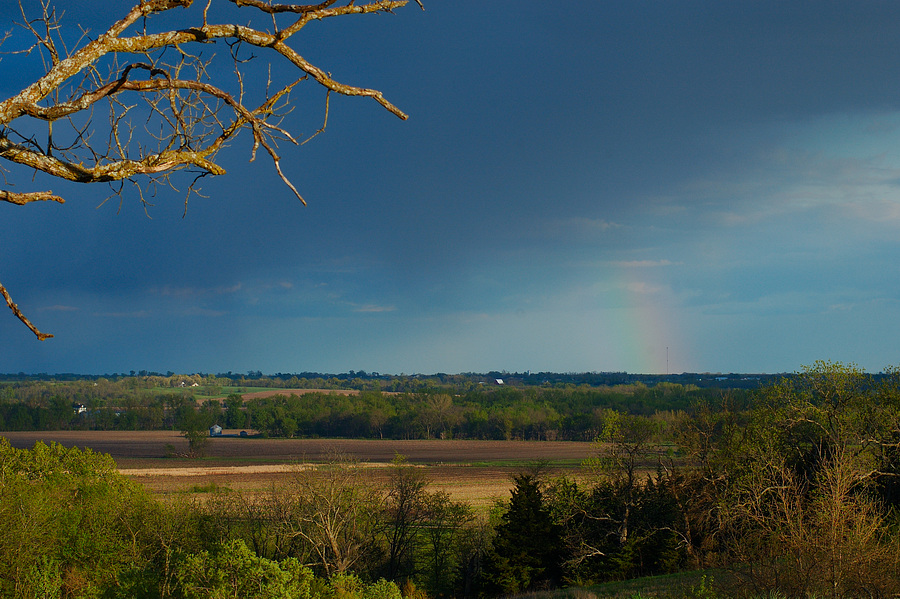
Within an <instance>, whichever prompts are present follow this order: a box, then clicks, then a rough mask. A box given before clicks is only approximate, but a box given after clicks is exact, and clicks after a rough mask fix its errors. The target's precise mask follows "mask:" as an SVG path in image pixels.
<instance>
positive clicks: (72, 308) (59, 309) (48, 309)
mask: <svg viewBox="0 0 900 599" xmlns="http://www.w3.org/2000/svg"><path fill="white" fill-rule="evenodd" d="M78 310H80V308H77V307H76V306H63V305H61V304H57V305H55V306H45V307H43V308H39V309H38V311H39V312H77V311H78Z"/></svg>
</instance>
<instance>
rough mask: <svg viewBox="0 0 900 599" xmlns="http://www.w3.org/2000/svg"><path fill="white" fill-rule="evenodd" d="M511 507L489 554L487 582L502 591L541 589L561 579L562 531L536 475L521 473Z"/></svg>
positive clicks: (504, 592)
mask: <svg viewBox="0 0 900 599" xmlns="http://www.w3.org/2000/svg"><path fill="white" fill-rule="evenodd" d="M514 481H515V487H514V488H513V490H512V494H511V497H510V500H509V509H508V510H507V511H506V513H505V514H503V521H502V523H501V524H500V525H499V526H498V527H497V530H496V533H497V534H496V537H495V538H494V543H493V547H492V548H491V551H490V553H489V555H488V557H487V566H486V568H485V570H486V572H485V576H486V578H487V584H488V586H489V587H490V588H492V590H495V591H496V592H498V593H499V594H503V595H511V594H518V593H522V592H525V591H532V590H538V589H541V588H547V587H549V586H552V585H554V584H555V583H557V582H558V581H559V577H560V562H561V551H560V548H561V531H560V528H559V526H558V525H557V524H556V523H554V521H553V518H552V516H551V514H550V509H549V508H548V506H547V505H545V502H544V497H543V493H542V491H541V483H540V480H539V479H538V478H537V476H536V475H534V474H530V473H523V474H519V475H517V476H516V477H515V478H514Z"/></svg>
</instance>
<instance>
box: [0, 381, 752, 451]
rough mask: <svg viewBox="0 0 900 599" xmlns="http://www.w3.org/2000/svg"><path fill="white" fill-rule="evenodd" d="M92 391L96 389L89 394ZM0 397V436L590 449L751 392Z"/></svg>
mask: <svg viewBox="0 0 900 599" xmlns="http://www.w3.org/2000/svg"><path fill="white" fill-rule="evenodd" d="M94 385H97V386H96V387H95V386H94ZM4 392H5V393H6V395H5V396H3V397H0V430H61V429H85V430H162V429H168V430H172V429H175V430H186V429H187V428H190V427H193V428H195V429H199V428H204V427H209V426H212V425H213V424H219V425H220V426H223V427H225V428H237V429H247V430H251V429H252V430H255V431H258V432H259V433H260V434H262V435H265V436H270V437H353V438H390V439H440V438H443V439H449V438H457V439H523V440H580V441H591V440H593V439H594V438H595V437H596V436H597V435H598V434H599V432H600V429H601V426H602V418H603V414H604V413H605V411H606V410H610V409H611V410H616V411H621V412H625V413H629V414H635V415H644V416H650V415H654V414H656V415H657V417H659V418H669V419H671V418H674V417H675V414H676V413H678V412H680V411H685V410H688V409H690V408H691V406H692V405H696V404H701V403H710V402H716V401H719V400H720V398H721V397H722V396H723V393H727V394H728V396H729V397H730V398H731V399H732V401H734V402H737V403H740V404H741V405H743V404H746V403H747V402H748V401H749V398H750V397H751V392H749V391H745V390H730V391H727V392H723V391H721V390H718V389H702V388H698V387H694V386H690V385H679V384H674V383H658V384H657V385H655V386H652V387H648V386H646V385H643V384H640V383H637V384H631V385H618V386H613V387H589V386H581V387H563V388H556V387H510V386H493V387H488V386H475V387H474V388H471V389H469V390H468V391H465V392H462V393H457V394H451V393H449V392H448V390H447V389H446V388H434V387H432V388H428V389H424V390H422V391H419V392H416V393H386V392H385V393H382V392H379V391H362V392H359V393H356V394H353V395H341V394H332V393H322V392H316V393H305V394H303V395H299V396H298V395H289V396H280V395H276V396H273V397H268V398H256V399H250V400H246V401H245V400H243V399H242V398H241V396H240V395H239V394H237V393H232V394H230V395H228V396H227V398H225V399H224V400H220V399H204V398H203V397H202V396H201V397H198V396H197V395H195V393H194V391H193V390H192V389H184V390H181V389H179V390H177V391H173V392H159V391H152V390H141V389H130V390H128V389H126V390H124V392H122V390H119V392H118V393H117V392H115V391H114V387H113V386H112V385H111V384H110V385H108V386H101V385H99V384H97V383H88V384H87V385H85V384H79V383H68V384H65V385H59V386H55V387H46V386H44V387H42V386H39V385H33V386H28V387H25V388H24V389H18V390H17V391H15V393H14V392H13V391H11V390H10V388H6V389H5V390H4Z"/></svg>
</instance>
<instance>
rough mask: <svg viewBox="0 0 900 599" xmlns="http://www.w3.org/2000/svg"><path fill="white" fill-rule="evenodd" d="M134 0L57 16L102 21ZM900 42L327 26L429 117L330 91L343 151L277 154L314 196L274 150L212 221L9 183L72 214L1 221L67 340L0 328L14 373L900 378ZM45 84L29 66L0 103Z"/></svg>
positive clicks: (497, 8)
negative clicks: (842, 365) (821, 371)
mask: <svg viewBox="0 0 900 599" xmlns="http://www.w3.org/2000/svg"><path fill="white" fill-rule="evenodd" d="M217 1H218V0H214V3H213V5H214V6H216V2H217ZM32 4H37V3H36V2H34V3H31V2H26V7H27V8H30V9H31V10H34V8H35V6H32ZM117 4H119V3H103V6H104V10H103V11H99V12H98V11H97V10H96V6H97V4H93V5H92V3H81V2H78V3H75V2H67V3H61V4H60V5H59V6H60V8H65V11H66V14H65V18H64V21H63V22H64V23H65V24H68V25H71V26H74V25H75V24H81V25H84V26H85V27H88V28H90V29H91V31H94V32H99V31H101V30H103V29H105V28H106V26H108V24H109V23H111V22H112V21H113V20H114V19H115V18H118V16H119V15H120V14H124V11H125V10H126V9H127V6H128V4H127V3H121V9H120V12H119V13H115V14H113V13H114V10H113V8H109V11H108V12H107V10H106V8H107V7H115V6H116V5H117ZM0 8H2V21H3V27H2V29H3V30H12V31H13V34H14V35H13V37H12V38H10V39H9V40H7V42H6V43H5V44H4V46H3V47H2V48H0V49H2V50H16V49H19V48H22V47H25V46H27V45H28V44H29V43H30V41H29V40H27V39H26V38H24V37H19V36H21V35H22V34H23V32H22V31H21V30H17V29H15V28H14V26H13V24H12V21H13V20H14V19H15V18H16V16H17V11H18V8H17V5H16V2H12V1H10V0H0ZM201 8H202V7H201ZM220 10H222V9H220ZM192 11H193V12H190V13H188V12H185V11H182V12H180V13H175V12H174V11H173V14H172V15H169V16H170V17H177V18H179V19H182V21H181V24H180V25H179V26H185V25H187V24H188V16H189V15H191V14H195V13H196V12H197V11H196V10H193V9H192ZM212 12H215V10H213V11H211V14H212ZM227 12H232V10H231V9H228V10H227V11H225V10H223V11H222V12H218V13H216V16H217V17H220V18H221V19H224V17H225V16H226V13H227ZM241 19H244V20H246V19H245V18H244V17H241ZM176 20H177V19H176ZM210 20H211V21H215V20H217V19H212V18H211V19H210ZM191 23H193V22H191ZM898 31H900V5H897V4H896V3H892V2H865V1H862V2H860V1H854V2H849V1H848V2H836V1H835V2H792V1H788V2H785V1H779V2H774V1H773V2H749V1H748V2H713V1H704V2H699V1H698V2H668V1H635V2H578V3H570V4H568V5H552V6H550V7H549V8H548V4H547V3H540V2H512V1H502V0H500V1H494V2H483V3H474V2H473V3H462V4H460V3H449V2H426V11H425V12H422V11H420V10H419V9H418V8H417V7H416V6H415V5H412V6H407V7H405V8H403V9H400V10H398V11H397V12H396V14H394V15H369V16H351V17H342V18H338V19H332V20H330V21H328V22H322V23H312V24H310V25H309V26H308V28H307V29H306V30H304V32H303V33H302V34H301V35H299V36H298V37H297V38H296V39H295V40H294V42H293V46H294V47H295V48H296V49H297V50H298V52H300V53H301V54H302V55H303V56H305V57H306V58H307V59H309V60H310V61H311V62H313V63H314V64H317V65H318V66H320V67H321V68H323V69H324V70H326V71H329V72H331V73H332V74H333V76H334V77H335V78H336V79H338V80H340V81H343V82H346V83H350V84H354V85H361V86H367V87H374V88H377V89H379V90H381V91H383V92H384V93H385V95H386V97H387V98H388V99H389V100H390V101H392V102H393V103H395V104H396V105H398V106H399V107H400V108H401V109H403V110H405V111H406V112H408V113H409V114H410V118H409V120H408V121H405V122H404V121H400V120H399V119H397V118H396V117H394V116H393V115H391V114H389V113H387V112H386V111H384V110H383V109H382V108H381V107H380V106H378V105H377V104H376V103H375V102H373V101H371V100H369V99H365V98H338V97H335V98H332V102H331V112H330V116H329V121H328V128H327V130H326V131H325V133H323V134H322V135H320V136H318V137H316V138H315V139H314V140H313V141H311V142H310V143H308V144H306V145H304V146H302V147H301V148H294V147H292V146H290V145H289V144H283V145H282V146H281V147H280V149H281V152H282V155H283V157H284V160H283V166H284V168H285V171H286V172H287V174H288V175H289V176H290V177H291V178H292V180H293V181H294V183H295V184H296V185H297V186H298V188H299V190H300V192H301V193H302V194H303V195H304V197H305V198H306V199H307V201H308V202H309V206H307V207H303V206H302V205H301V204H300V203H299V202H298V201H297V199H296V198H295V197H294V196H293V195H292V193H291V192H290V191H289V190H288V189H287V188H286V187H285V186H284V185H283V184H281V182H280V181H278V180H277V177H276V175H275V174H274V169H273V167H272V164H271V162H270V161H267V160H266V159H265V158H264V157H263V156H260V157H259V158H258V159H257V161H256V162H254V163H248V158H249V150H250V140H249V137H247V136H246V135H245V136H243V137H240V138H238V140H237V141H236V142H235V143H233V144H232V146H231V147H230V148H228V149H227V150H226V151H225V152H223V153H222V154H221V155H220V161H221V163H222V164H223V165H224V166H225V167H226V168H227V169H228V171H229V172H228V174H227V175H225V176H221V177H217V178H214V179H207V180H205V181H204V182H203V193H204V194H205V195H207V196H208V197H206V198H202V197H194V198H193V199H192V200H191V202H190V203H189V205H188V209H187V213H186V215H185V216H184V218H182V213H183V211H184V205H183V202H184V194H183V192H182V191H179V192H175V191H173V190H171V189H168V190H167V189H160V190H159V192H158V193H157V195H156V197H155V198H154V199H153V203H154V206H152V207H149V208H148V210H147V212H148V213H149V216H150V217H151V218H148V216H147V214H145V212H144V208H143V207H142V206H141V205H140V203H139V202H138V201H137V198H136V195H135V194H133V193H132V194H126V195H125V197H124V200H123V201H122V202H121V205H120V203H119V201H118V199H114V200H111V201H110V202H107V203H106V204H104V205H102V206H100V207H99V208H98V205H100V203H101V202H102V201H103V199H104V198H106V197H107V196H108V195H109V191H108V189H107V188H105V187H104V186H102V185H95V186H78V185H74V184H63V183H60V182H52V181H49V182H48V181H47V180H46V179H43V178H41V177H38V178H37V179H36V180H35V182H34V183H32V182H31V174H30V173H28V172H24V171H18V170H16V169H11V172H10V175H9V177H10V181H12V182H14V183H16V190H22V191H25V190H30V189H45V188H51V189H53V190H54V191H55V192H57V193H60V194H62V195H64V196H65V197H66V199H67V203H66V204H65V205H64V206H60V205H57V204H52V205H40V206H39V205H29V206H26V207H17V206H12V205H0V211H2V213H3V215H2V220H0V223H2V224H0V227H2V228H0V234H2V238H3V239H4V240H5V241H4V243H3V244H2V246H0V281H2V282H3V284H4V285H5V286H6V287H7V288H8V289H9V291H10V292H11V293H12V294H13V295H14V297H15V299H16V301H17V302H18V303H19V305H20V307H21V308H23V309H24V310H25V311H26V313H28V314H29V316H30V317H31V318H32V320H33V321H34V322H35V323H36V324H37V325H38V326H39V327H40V328H41V329H44V330H47V331H49V332H52V333H54V334H55V335H56V337H55V338H54V339H51V340H48V341H45V342H37V341H36V340H35V339H34V338H33V337H32V336H31V334H30V333H29V332H28V331H27V330H26V329H25V328H24V327H23V326H22V325H21V324H20V323H18V321H16V320H14V319H13V318H12V316H11V315H8V316H7V317H5V318H0V339H2V340H3V345H4V348H5V349H4V351H3V352H0V372H17V371H26V372H28V371H46V372H62V371H75V372H101V373H102V372H113V371H128V370H132V369H136V370H140V369H147V370H158V371H166V370H174V371H204V372H205V371H212V372H224V371H228V370H232V371H236V372H242V371H247V370H250V369H253V370H256V369H259V370H262V371H264V372H276V371H309V370H317V371H328V372H342V371H347V370H350V369H353V370H359V369H362V370H367V371H373V370H374V371H380V372H391V373H401V372H405V373H411V372H426V373H430V372H438V371H443V372H460V371H487V370H493V369H497V370H500V369H506V370H520V371H521V370H533V371H537V370H555V371H609V370H628V371H632V372H664V371H665V370H666V368H667V363H666V357H667V353H668V369H669V370H670V371H673V372H680V371H743V372H749V371H767V372H780V371H791V370H796V369H799V368H800V367H801V365H804V364H810V363H812V362H813V361H814V360H817V359H833V360H841V361H847V362H855V363H857V364H859V365H860V366H862V367H864V368H867V369H869V370H880V369H882V368H883V367H885V366H888V365H891V364H897V363H898V362H900V355H898V345H900V342H898V338H900V335H898V333H900V331H898V329H900V285H898V283H900V280H898V276H897V268H896V264H897V261H898V257H900V241H898V239H900V236H898V233H900V231H898V229H900V189H898V182H900V129H898V126H900V36H898V35H897V32H898ZM203 50H204V51H206V52H210V51H215V52H220V53H224V52H226V51H227V49H226V48H224V47H222V46H220V45H219V46H210V47H204V48H203ZM263 57H264V55H262V54H261V55H260V58H263ZM259 63H260V64H262V62H261V61H259ZM274 64H275V65H276V68H280V69H282V70H283V73H287V74H291V71H290V69H289V68H288V67H287V66H286V65H285V64H284V63H283V62H280V61H278V60H275V61H274ZM251 70H252V69H251ZM39 74H40V64H39V62H36V61H35V60H31V59H28V58H24V57H22V56H21V55H15V54H10V55H4V56H3V57H2V61H0V95H2V96H3V97H8V96H10V95H12V94H15V93H16V92H17V91H18V90H19V89H21V87H23V86H24V85H26V84H27V82H28V81H29V80H30V79H32V78H34V77H35V76H37V75H39ZM228 75H229V74H228V73H227V71H225V70H223V71H222V72H221V73H219V74H218V75H217V76H221V77H225V78H226V79H225V80H226V81H230V79H227V77H228ZM303 85H305V87H304V86H301V89H298V91H297V93H295V94H294V95H293V97H292V102H293V104H294V112H293V113H292V114H291V115H290V117H289V118H288V119H286V120H285V122H284V123H283V125H284V126H285V127H286V128H287V129H289V130H290V131H291V132H292V133H293V134H294V135H295V136H296V137H298V138H303V137H305V136H307V135H309V134H310V133H312V132H313V131H315V129H316V128H317V127H318V126H319V125H320V124H321V119H322V116H323V100H324V93H323V92H322V91H321V89H320V88H317V87H316V86H315V85H314V84H303ZM181 183H184V185H185V186H186V182H185V180H184V179H182V180H181ZM182 188H183V186H182ZM667 348H668V351H667Z"/></svg>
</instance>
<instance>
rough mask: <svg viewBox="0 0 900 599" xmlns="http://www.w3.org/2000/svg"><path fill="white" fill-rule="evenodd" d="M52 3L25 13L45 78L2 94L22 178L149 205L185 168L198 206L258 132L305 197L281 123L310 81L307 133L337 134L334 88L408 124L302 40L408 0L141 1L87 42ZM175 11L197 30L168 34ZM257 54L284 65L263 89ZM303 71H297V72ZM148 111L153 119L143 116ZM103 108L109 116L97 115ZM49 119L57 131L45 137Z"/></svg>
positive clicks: (0, 136) (3, 118)
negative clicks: (283, 148)
mask: <svg viewBox="0 0 900 599" xmlns="http://www.w3.org/2000/svg"><path fill="white" fill-rule="evenodd" d="M416 2H418V3H419V5H420V6H421V2H420V0H416ZM229 3H230V4H232V5H234V7H237V8H239V9H240V10H239V11H238V13H241V14H239V15H234V18H233V20H231V21H230V22H224V23H217V22H215V21H214V19H216V18H220V16H221V15H223V14H226V13H229V11H228V10H226V9H227V8H228V4H229ZM41 4H42V7H43V13H42V14H41V15H40V16H39V17H38V18H37V19H29V18H28V16H27V15H26V12H25V9H24V7H23V9H22V18H23V23H22V25H23V27H24V29H25V30H26V31H27V32H28V35H29V36H31V38H32V42H33V43H32V45H31V46H30V47H28V48H25V49H24V50H21V52H20V53H22V54H30V53H39V54H40V56H41V58H42V60H43V63H44V66H45V72H44V74H43V75H42V76H40V77H38V78H36V80H35V81H34V83H32V84H31V85H29V86H27V87H26V88H25V89H23V90H22V91H20V92H19V93H18V94H16V95H14V96H12V97H10V98H7V99H6V100H3V101H2V102H0V158H2V159H4V160H6V161H8V162H9V163H13V164H16V165H21V167H24V168H17V170H16V178H21V179H23V180H27V179H26V178H27V177H29V176H31V175H30V174H28V173H27V171H32V172H34V173H36V172H38V171H39V172H41V173H45V174H47V175H49V176H50V177H55V178H58V179H64V180H68V181H75V182H79V183H107V184H109V185H110V186H111V188H112V194H113V195H114V196H119V197H121V196H122V193H123V191H124V190H125V189H126V188H132V187H133V188H134V189H135V190H136V191H137V193H138V195H139V197H140V200H141V201H142V202H144V203H145V205H146V202H147V199H146V198H147V195H148V194H149V195H154V194H156V193H158V189H160V188H161V187H163V186H169V187H171V188H172V189H173V190H175V189H176V187H175V184H174V179H173V176H175V175H176V174H178V175H179V177H178V179H179V180H181V179H183V180H185V182H186V185H185V188H186V195H185V200H184V201H185V209H186V208H187V202H188V200H189V199H190V197H191V196H192V195H193V194H195V193H197V194H199V192H200V190H199V187H198V183H199V181H200V180H201V179H202V178H203V177H206V176H211V175H223V174H225V169H223V168H222V167H221V166H220V165H219V164H217V162H216V157H217V154H218V153H219V151H220V150H221V149H222V148H223V147H224V146H225V145H226V144H228V143H229V142H231V141H232V140H233V139H234V138H235V137H236V136H237V135H238V134H239V133H240V132H241V131H244V130H246V131H247V132H248V133H249V134H250V136H251V137H252V140H253V141H252V148H251V151H250V160H251V161H252V160H254V159H255V157H256V154H257V151H258V150H259V149H260V148H262V150H263V151H265V153H266V154H268V156H269V158H270V159H271V161H272V164H273V166H274V167H275V172H276V173H277V175H278V176H279V177H280V179H281V180H282V181H283V182H284V184H285V185H286V186H287V187H288V188H289V189H290V190H291V191H292V192H293V193H294V194H295V195H296V196H297V198H298V199H299V200H300V201H301V202H303V203H304V204H305V203H306V202H305V201H304V200H303V197H302V196H301V195H300V193H299V192H298V191H297V188H296V187H295V186H294V185H293V184H292V183H291V181H290V180H289V179H288V177H287V176H286V175H285V173H284V172H283V171H282V168H281V158H280V156H279V154H278V151H277V150H278V143H279V142H284V141H287V142H290V143H293V144H298V143H300V142H298V141H297V140H296V139H294V137H293V136H292V135H291V134H290V133H289V132H288V131H287V130H286V129H284V128H283V127H282V126H281V122H282V119H283V118H284V116H285V115H286V114H287V113H288V112H289V110H290V102H289V99H290V94H291V93H292V92H293V90H294V89H295V88H296V87H297V86H298V85H299V84H300V83H301V82H304V81H314V82H315V83H317V84H319V85H320V86H321V87H322V88H324V89H325V114H324V120H323V122H322V126H321V127H320V128H319V129H318V130H317V131H316V133H314V134H313V135H312V136H311V137H310V138H308V139H307V140H306V141H309V139H312V137H315V136H316V135H317V134H318V133H321V132H322V131H323V130H324V129H325V126H326V125H327V123H328V108H329V98H330V94H331V93H332V92H334V93H338V94H343V95H347V96H366V97H370V98H373V99H374V100H375V101H377V102H378V103H379V104H381V105H382V106H383V107H384V108H385V109H387V110H388V111H389V112H391V113H393V114H394V115H396V116H398V117H399V118H401V119H406V118H407V115H406V114H405V113H403V112H402V111H401V110H400V109H399V108H397V107H396V106H394V105H393V104H392V103H390V102H389V101H388V100H387V99H385V97H384V96H383V94H382V93H381V92H380V91H377V90H374V89H367V88H363V87H356V86H353V85H348V84H346V83H342V82H340V81H337V80H335V79H333V78H332V76H331V75H330V74H329V73H328V72H327V70H325V69H323V68H321V67H319V66H317V65H314V64H312V63H311V62H310V61H309V60H307V59H306V58H304V57H303V56H302V55H301V54H300V53H299V52H297V50H295V49H294V48H293V47H292V46H291V45H289V42H290V41H291V39H292V37H294V36H295V35H297V34H299V33H300V32H301V31H302V30H303V29H304V28H305V27H306V26H307V25H308V24H310V23H311V22H313V21H319V20H322V19H327V18H331V17H337V16H344V15H351V14H369V13H378V12H388V13H389V12H391V11H393V10H394V9H396V8H399V7H401V6H404V5H406V4H407V0H370V1H369V2H366V3H363V4H356V3H355V2H353V1H352V0H350V1H349V2H347V3H346V4H344V5H337V0H324V1H323V2H321V3H319V4H313V5H297V4H279V3H272V2H267V1H264V0H227V1H226V0H217V2H216V6H215V7H213V1H212V0H210V1H209V2H207V3H206V4H205V6H200V5H199V4H202V3H198V6H197V7H194V10H193V11H190V10H188V9H190V8H191V5H192V4H193V0H140V1H139V2H138V4H136V5H135V6H134V7H132V8H131V9H130V10H129V11H128V12H127V13H126V14H125V15H124V16H122V18H121V19H119V20H118V21H116V22H115V23H114V24H113V25H112V26H110V28H109V29H108V30H107V31H105V32H104V33H102V34H101V35H99V36H96V37H92V36H90V33H89V32H84V33H83V37H82V38H81V39H80V40H78V41H77V42H76V43H75V44H74V45H73V44H72V42H73V40H72V39H71V38H70V37H69V36H68V35H66V34H65V32H64V31H63V29H62V27H61V23H60V21H59V18H58V17H57V14H56V11H55V10H54V9H53V8H52V7H51V6H50V4H49V0H41ZM173 9H184V10H185V11H186V12H177V14H176V15H175V18H176V19H177V20H179V21H180V22H182V23H183V24H184V25H183V26H182V27H179V28H177V29H167V26H166V22H167V21H166V19H163V18H159V19H157V17H158V16H159V15H160V14H161V13H166V12H168V11H171V10H173ZM257 21H260V22H265V23H267V24H266V25H262V24H257ZM4 40H5V38H4ZM210 45H211V46H212V48H210ZM222 46H226V48H225V49H224V51H223V48H222ZM248 48H249V49H251V50H256V51H258V52H261V53H265V55H266V56H269V55H271V56H272V58H274V59H278V60H279V61H280V62H278V63H276V64H274V65H269V69H270V70H269V76H268V78H267V82H266V83H264V84H262V85H261V86H259V88H258V89H257V84H256V83H254V81H256V80H257V79H259V72H256V73H252V72H251V73H248V72H247V71H248V69H249V64H250V59H251V58H253V57H252V56H251V55H250V53H249V52H247V50H246V49H248ZM214 50H218V55H219V56H226V57H227V58H225V60H226V61H228V62H229V63H230V64H229V67H230V68H229V70H230V71H231V72H233V73H234V79H233V80H232V81H231V83H230V84H229V83H227V82H226V81H225V80H224V78H222V79H221V80H220V78H219V75H218V73H222V72H223V71H222V70H221V69H220V68H219V67H218V66H217V65H216V63H215V61H217V60H220V59H219V58H216V55H217V53H216V52H215V51H214ZM253 64H256V63H253ZM260 66H263V65H260ZM272 66H274V69H272V68H271V67H272ZM282 66H287V67H289V68H288V69H284V68H282ZM291 68H292V69H294V71H293V72H294V73H295V75H291V76H290V77H284V76H283V75H284V74H285V70H288V71H290V70H291ZM262 73H265V69H262ZM254 75H255V76H256V77H255V78H254ZM273 75H274V76H275V77H274V79H273ZM278 75H282V76H280V77H279V76H278ZM263 77H265V76H264V75H263ZM263 80H265V79H263ZM275 81H278V83H277V84H276V83H275ZM138 105H140V106H142V108H141V111H142V113H141V114H140V115H137V111H135V114H134V115H132V114H131V111H132V109H133V108H134V107H135V106H138ZM95 113H97V114H98V116H99V114H102V113H106V116H104V117H102V118H94V116H95ZM132 117H134V119H135V120H134V121H132V120H131V119H132ZM104 121H105V122H106V125H102V124H101V123H102V122H104ZM41 123H46V129H45V131H43V132H40V133H39V130H40V129H41V127H42V125H41ZM302 143H305V142H302ZM4 175H5V173H4ZM4 179H5V181H4V184H5V187H6V188H4V189H0V201H5V202H8V203H11V204H16V205H20V206H21V205H25V204H28V203H31V202H40V201H53V202H59V203H63V202H64V200H63V198H62V197H61V196H59V195H56V194H54V193H53V192H52V191H50V190H41V191H13V190H12V189H9V187H11V186H12V182H11V181H10V179H9V178H7V177H6V176H4ZM126 183H127V184H128V185H127V186H126ZM0 295H2V296H3V298H4V299H5V300H6V303H7V306H9V308H10V309H11V310H12V312H13V314H14V315H15V316H16V317H17V318H19V320H21V321H22V322H23V323H24V324H25V325H26V326H27V327H28V328H29V329H31V331H32V332H33V333H34V334H35V335H36V336H37V338H38V339H41V340H43V339H47V338H49V337H52V335H50V334H47V333H42V332H41V331H39V330H38V329H37V328H36V327H35V326H34V325H33V324H32V323H31V322H30V321H29V320H28V318H27V317H26V316H25V315H24V314H23V313H22V312H21V311H20V310H19V308H18V306H17V305H16V304H15V303H14V302H13V300H12V297H11V296H10V294H9V293H8V292H7V290H6V289H5V288H4V287H3V286H2V285H0Z"/></svg>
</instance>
